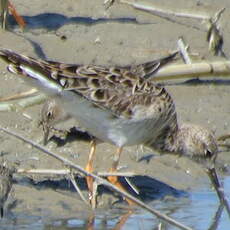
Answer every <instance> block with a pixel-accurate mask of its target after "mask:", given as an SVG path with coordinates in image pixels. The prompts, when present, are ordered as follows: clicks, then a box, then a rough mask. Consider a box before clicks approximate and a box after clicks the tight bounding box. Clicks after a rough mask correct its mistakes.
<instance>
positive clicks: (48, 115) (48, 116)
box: [46, 111, 53, 119]
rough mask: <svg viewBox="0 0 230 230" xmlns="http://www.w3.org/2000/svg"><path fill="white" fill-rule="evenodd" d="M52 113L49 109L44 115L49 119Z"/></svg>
mask: <svg viewBox="0 0 230 230" xmlns="http://www.w3.org/2000/svg"><path fill="white" fill-rule="evenodd" d="M52 115H53V114H52V112H50V111H49V112H47V114H46V116H47V118H48V119H51V118H52Z"/></svg>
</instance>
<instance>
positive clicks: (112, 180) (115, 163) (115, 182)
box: [108, 147, 135, 205]
mask: <svg viewBox="0 0 230 230" xmlns="http://www.w3.org/2000/svg"><path fill="white" fill-rule="evenodd" d="M121 152H122V147H119V148H118V149H117V151H116V153H115V154H114V159H113V165H112V168H111V169H110V172H116V171H117V167H118V164H119V160H120V156H121ZM108 180H109V182H110V183H111V184H113V185H115V186H116V187H117V188H119V189H121V190H123V191H126V189H125V188H124V186H123V185H122V184H121V183H120V182H119V180H118V177H117V176H108ZM125 200H126V201H127V202H128V204H129V205H133V204H135V203H134V202H133V201H131V200H129V199H127V198H126V199H125Z"/></svg>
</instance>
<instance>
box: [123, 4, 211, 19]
mask: <svg viewBox="0 0 230 230" xmlns="http://www.w3.org/2000/svg"><path fill="white" fill-rule="evenodd" d="M120 2H121V3H125V4H127V5H131V6H132V7H134V8H136V9H139V10H144V11H148V12H150V13H153V14H154V13H155V14H166V15H172V16H176V17H186V18H195V19H202V20H208V19H210V16H209V15H207V14H205V13H203V14H198V13H196V12H192V13H190V12H176V9H174V10H169V9H165V8H160V7H156V6H154V5H150V4H149V5H147V4H146V3H144V2H132V1H129V0H120Z"/></svg>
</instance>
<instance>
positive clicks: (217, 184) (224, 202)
mask: <svg viewBox="0 0 230 230" xmlns="http://www.w3.org/2000/svg"><path fill="white" fill-rule="evenodd" d="M207 174H208V176H209V178H210V180H211V182H212V184H213V185H214V188H215V190H216V193H217V195H218V198H219V200H220V203H221V204H222V205H224V207H225V209H226V211H227V213H228V216H229V218H230V207H229V204H228V201H227V199H226V198H225V195H224V191H223V188H222V186H221V185H220V182H219V179H218V177H217V174H216V170H215V168H214V167H212V168H208V169H207Z"/></svg>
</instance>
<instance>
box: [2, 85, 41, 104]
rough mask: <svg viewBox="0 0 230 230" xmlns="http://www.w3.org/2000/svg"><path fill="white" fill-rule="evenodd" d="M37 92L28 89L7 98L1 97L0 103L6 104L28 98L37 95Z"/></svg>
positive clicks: (33, 89)
mask: <svg viewBox="0 0 230 230" xmlns="http://www.w3.org/2000/svg"><path fill="white" fill-rule="evenodd" d="M37 92H38V90H37V89H35V88H32V89H30V90H28V91H25V92H21V93H17V94H15V95H11V96H7V97H1V98H0V102H6V101H10V100H16V99H20V98H23V97H28V96H31V95H33V94H34V93H37Z"/></svg>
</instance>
